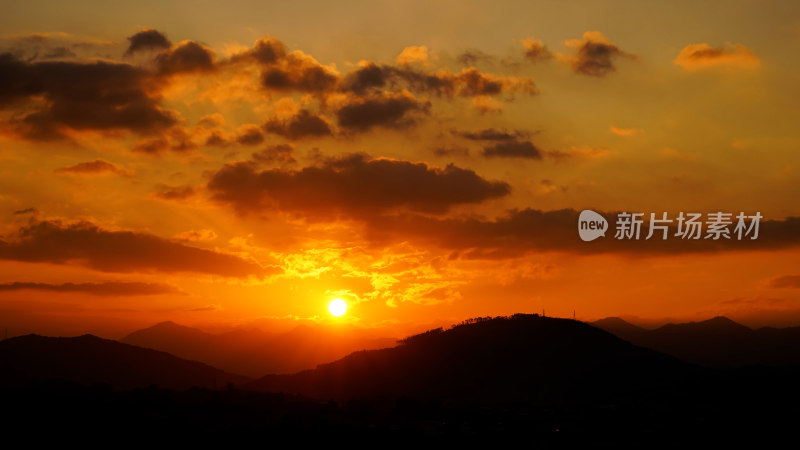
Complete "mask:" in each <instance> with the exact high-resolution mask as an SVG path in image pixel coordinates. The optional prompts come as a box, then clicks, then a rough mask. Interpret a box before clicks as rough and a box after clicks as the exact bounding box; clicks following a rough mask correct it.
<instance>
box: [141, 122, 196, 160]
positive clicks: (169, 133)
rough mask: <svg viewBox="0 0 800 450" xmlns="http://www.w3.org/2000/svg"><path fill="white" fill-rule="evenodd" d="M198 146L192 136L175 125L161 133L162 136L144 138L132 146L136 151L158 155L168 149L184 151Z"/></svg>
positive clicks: (178, 151)
mask: <svg viewBox="0 0 800 450" xmlns="http://www.w3.org/2000/svg"><path fill="white" fill-rule="evenodd" d="M196 148H197V144H195V143H194V141H193V140H192V136H191V135H190V134H189V133H188V132H187V131H186V130H185V129H183V128H181V127H173V128H170V129H168V130H165V131H164V132H163V133H161V136H160V137H157V138H152V139H142V140H140V141H138V142H136V143H135V144H134V146H133V147H132V148H131V150H133V151H134V152H139V153H146V154H149V155H158V154H160V153H164V152H166V151H168V150H171V151H174V152H177V153H183V152H187V151H190V150H194V149H196Z"/></svg>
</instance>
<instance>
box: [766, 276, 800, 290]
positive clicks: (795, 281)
mask: <svg viewBox="0 0 800 450" xmlns="http://www.w3.org/2000/svg"><path fill="white" fill-rule="evenodd" d="M769 287H772V288H800V275H784V276H782V277H777V278H773V279H772V280H770V282H769Z"/></svg>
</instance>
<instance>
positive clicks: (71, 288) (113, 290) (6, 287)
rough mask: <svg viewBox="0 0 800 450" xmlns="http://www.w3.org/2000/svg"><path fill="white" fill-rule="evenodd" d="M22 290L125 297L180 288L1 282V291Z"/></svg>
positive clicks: (116, 283) (174, 291)
mask: <svg viewBox="0 0 800 450" xmlns="http://www.w3.org/2000/svg"><path fill="white" fill-rule="evenodd" d="M21 290H34V291H47V292H63V293H81V294H88V295H95V296H98V297H124V296H138V295H161V294H178V293H181V291H180V290H179V289H177V288H176V287H174V286H170V285H167V284H160V283H140V282H126V281H104V282H100V283H62V284H50V283H26V282H21V281H15V282H13V283H2V284H0V292H13V291H21Z"/></svg>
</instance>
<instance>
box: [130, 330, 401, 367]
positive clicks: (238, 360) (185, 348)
mask: <svg viewBox="0 0 800 450" xmlns="http://www.w3.org/2000/svg"><path fill="white" fill-rule="evenodd" d="M121 342H124V343H126V344H131V345H137V346H140V347H147V348H152V349H156V350H161V351H164V352H168V353H171V354H173V355H175V356H178V357H181V358H185V359H190V360H195V361H202V362H204V363H206V364H209V365H212V366H214V367H219V368H221V369H223V370H226V371H229V372H232V373H241V374H244V375H248V376H252V377H259V376H263V375H265V374H268V373H293V372H297V371H300V370H303V369H310V368H313V367H316V366H317V365H318V364H322V363H326V362H330V361H334V360H336V359H339V358H342V357H344V356H346V355H348V354H350V353H352V352H354V351H357V350H364V349H376V348H385V347H393V346H394V345H396V344H397V340H396V339H394V338H375V337H371V336H369V335H368V334H366V332H365V331H364V330H360V329H357V328H353V327H336V328H332V327H321V326H320V327H311V326H308V325H299V326H297V327H295V328H294V329H292V330H290V331H288V332H286V333H268V332H265V331H262V330H259V329H237V330H233V331H229V332H226V333H222V334H211V333H206V332H204V331H201V330H198V329H195V328H190V327H186V326H183V325H178V324H176V323H174V322H161V323H159V324H156V325H154V326H152V327H149V328H145V329H143V330H138V331H135V332H133V333H131V334H129V335H127V336H125V337H124V338H123V339H121Z"/></svg>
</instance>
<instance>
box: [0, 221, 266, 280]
mask: <svg viewBox="0 0 800 450" xmlns="http://www.w3.org/2000/svg"><path fill="white" fill-rule="evenodd" d="M0 260H10V261H24V262H39V263H51V264H69V263H74V264H79V265H82V266H86V267H89V268H92V269H94V270H98V271H102V272H164V273H175V272H195V273H203V274H209V275H220V276H226V277H247V276H250V275H254V276H264V275H267V274H269V273H270V272H271V271H274V269H272V268H265V267H262V266H260V265H259V264H256V263H254V262H251V261H248V260H245V259H242V258H240V257H238V256H233V255H228V254H225V253H219V252H216V251H212V250H205V249H201V248H197V247H190V246H187V245H184V244H180V243H177V242H172V241H169V240H166V239H162V238H160V237H157V236H154V235H151V234H147V233H139V232H134V231H110V230H105V229H102V228H100V227H99V226H97V225H95V224H93V223H91V222H87V221H81V222H75V223H63V222H61V221H57V220H48V221H41V222H36V223H33V224H30V225H28V226H25V227H22V228H20V229H19V231H18V232H17V234H16V236H14V237H12V238H11V239H9V238H8V237H6V238H5V240H0Z"/></svg>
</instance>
